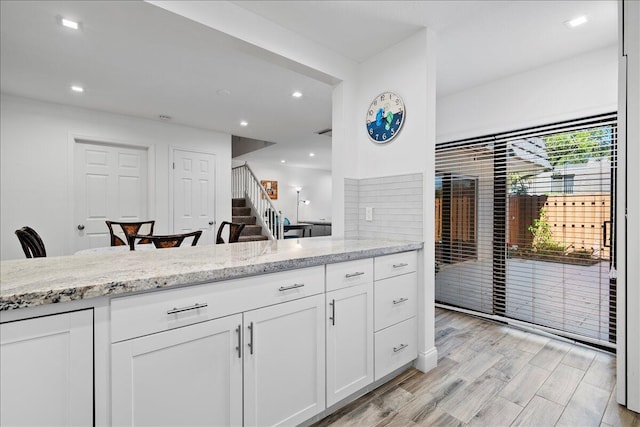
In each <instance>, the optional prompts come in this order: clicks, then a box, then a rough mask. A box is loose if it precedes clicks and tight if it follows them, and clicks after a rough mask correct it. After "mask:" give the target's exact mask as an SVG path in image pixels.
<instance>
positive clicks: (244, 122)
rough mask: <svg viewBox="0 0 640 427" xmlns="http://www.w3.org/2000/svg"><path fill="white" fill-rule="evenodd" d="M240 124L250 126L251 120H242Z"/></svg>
mask: <svg viewBox="0 0 640 427" xmlns="http://www.w3.org/2000/svg"><path fill="white" fill-rule="evenodd" d="M240 126H249V122H247V121H246V120H243V121H241V122H240Z"/></svg>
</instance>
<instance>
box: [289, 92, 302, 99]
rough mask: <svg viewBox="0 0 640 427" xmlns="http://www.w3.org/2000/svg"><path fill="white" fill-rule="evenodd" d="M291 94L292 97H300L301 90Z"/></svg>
mask: <svg viewBox="0 0 640 427" xmlns="http://www.w3.org/2000/svg"><path fill="white" fill-rule="evenodd" d="M291 96H293V97H294V98H301V97H302V92H299V91H295V92H293V93H292V94H291Z"/></svg>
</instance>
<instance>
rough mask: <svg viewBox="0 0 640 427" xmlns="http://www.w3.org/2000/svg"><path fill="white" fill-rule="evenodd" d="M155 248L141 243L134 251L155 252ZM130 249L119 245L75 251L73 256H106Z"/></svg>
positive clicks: (149, 244) (127, 246)
mask: <svg viewBox="0 0 640 427" xmlns="http://www.w3.org/2000/svg"><path fill="white" fill-rule="evenodd" d="M155 249H156V247H155V246H154V245H153V244H151V243H143V244H138V245H136V251H149V250H155ZM130 250H131V249H130V248H129V245H119V246H99V247H97V248H88V249H81V250H79V251H76V252H75V253H74V255H84V254H107V253H118V252H128V251H130Z"/></svg>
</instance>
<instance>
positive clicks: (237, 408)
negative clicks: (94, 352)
mask: <svg viewBox="0 0 640 427" xmlns="http://www.w3.org/2000/svg"><path fill="white" fill-rule="evenodd" d="M241 324H242V316H241V315H240V314H237V315H234V316H229V317H223V318H221V319H216V320H210V321H207V322H203V323H198V324H195V325H191V326H186V327H183V328H177V329H173V330H171V331H166V332H161V333H157V334H152V335H148V336H144V337H141V338H136V339H132V340H128V341H123V342H120V343H116V344H113V345H112V421H113V425H117V426H127V425H128V426H134V425H135V426H178V425H182V426H187V425H188V426H204V425H207V426H228V425H238V426H239V425H242V357H241V356H242V355H241V354H240V351H241V349H242V346H241V336H240V334H241V333H242V327H241ZM238 347H239V348H238Z"/></svg>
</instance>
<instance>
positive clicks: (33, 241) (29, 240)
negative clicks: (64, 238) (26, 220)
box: [16, 227, 47, 258]
mask: <svg viewBox="0 0 640 427" xmlns="http://www.w3.org/2000/svg"><path fill="white" fill-rule="evenodd" d="M16 236H18V240H19V241H20V245H21V246H22V250H23V251H24V254H25V255H26V256H27V258H44V257H46V256H47V251H46V249H45V248H44V243H43V242H42V239H41V238H40V235H39V234H38V233H37V232H36V230H34V229H33V228H31V227H22V228H20V229H18V230H16Z"/></svg>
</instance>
